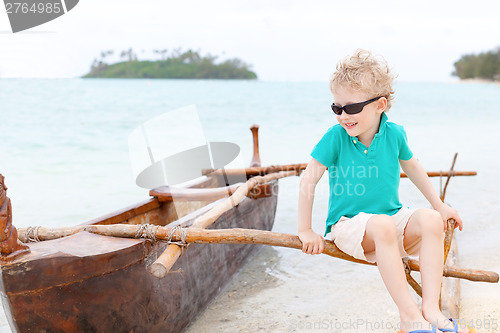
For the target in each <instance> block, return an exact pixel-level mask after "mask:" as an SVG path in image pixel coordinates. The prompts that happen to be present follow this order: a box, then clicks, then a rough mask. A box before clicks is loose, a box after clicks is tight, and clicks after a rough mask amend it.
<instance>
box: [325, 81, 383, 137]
mask: <svg viewBox="0 0 500 333" xmlns="http://www.w3.org/2000/svg"><path fill="white" fill-rule="evenodd" d="M374 97H377V96H368V95H367V94H365V93H362V92H359V91H355V90H351V89H344V88H340V87H339V88H336V89H335V90H334V92H333V98H334V100H335V105H337V106H345V105H348V104H354V103H361V102H364V101H367V100H369V99H372V98H374ZM386 106H387V100H386V99H385V98H384V97H381V98H380V99H378V100H376V101H374V102H373V103H370V104H368V105H366V106H365V107H364V108H363V111H361V112H360V113H356V114H347V113H346V112H345V111H342V114H340V115H338V116H337V121H338V122H339V124H340V125H341V126H342V127H343V128H344V129H345V130H346V132H347V134H349V135H350V136H353V137H358V139H359V140H360V141H361V142H364V141H366V142H368V143H370V142H371V140H372V139H373V137H374V136H375V134H376V133H377V131H378V128H379V124H380V115H381V114H382V112H384V111H385V108H386Z"/></svg>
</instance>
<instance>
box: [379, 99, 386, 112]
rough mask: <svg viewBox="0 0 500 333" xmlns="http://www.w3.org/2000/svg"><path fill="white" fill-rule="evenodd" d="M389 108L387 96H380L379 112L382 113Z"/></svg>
mask: <svg viewBox="0 0 500 333" xmlns="http://www.w3.org/2000/svg"><path fill="white" fill-rule="evenodd" d="M386 108H387V98H385V97H380V98H379V99H378V101H377V112H378V113H382V112H384V111H385V109H386Z"/></svg>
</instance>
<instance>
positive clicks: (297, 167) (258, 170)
mask: <svg viewBox="0 0 500 333" xmlns="http://www.w3.org/2000/svg"><path fill="white" fill-rule="evenodd" d="M306 168H307V163H297V164H282V165H271V166H268V167H250V168H245V169H223V170H222V169H217V170H214V169H205V170H203V171H202V174H203V175H205V176H209V175H210V176H212V175H213V176H223V175H224V174H225V175H228V176H237V175H247V176H257V175H267V174H270V173H273V172H279V171H296V172H297V173H299V174H300V173H301V172H302V171H304V170H305V169H306ZM475 175H477V172H476V171H453V170H450V171H428V172H427V176H429V177H455V176H475ZM400 176H401V178H407V177H408V176H407V175H406V174H405V173H404V172H401V173H400Z"/></svg>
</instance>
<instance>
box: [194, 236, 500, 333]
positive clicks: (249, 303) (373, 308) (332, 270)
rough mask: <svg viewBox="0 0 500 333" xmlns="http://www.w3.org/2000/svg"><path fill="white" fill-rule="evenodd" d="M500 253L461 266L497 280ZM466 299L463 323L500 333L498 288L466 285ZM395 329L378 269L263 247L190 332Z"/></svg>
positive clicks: (392, 309)
mask: <svg viewBox="0 0 500 333" xmlns="http://www.w3.org/2000/svg"><path fill="white" fill-rule="evenodd" d="M497 249H498V246H497ZM492 250H493V249H492ZM496 253H497V254H496V255H494V256H493V257H492V258H489V259H480V260H478V258H477V257H473V256H469V258H468V259H467V260H463V261H462V262H461V266H463V267H474V268H481V269H485V270H493V271H496V272H499V271H500V254H498V253H499V251H497V252H496ZM461 291H462V300H461V312H460V318H461V321H462V322H466V323H469V324H470V323H473V325H474V326H475V327H476V329H477V330H478V332H500V328H499V327H498V326H499V325H500V323H499V322H498V321H499V318H500V286H499V285H498V284H490V283H478V282H469V281H462V282H461ZM412 293H413V291H412ZM413 294H414V293H413ZM415 299H416V300H417V297H416V296H415ZM398 321H399V316H398V313H397V309H396V306H395V305H394V304H393V302H392V300H391V298H390V296H389V295H388V293H387V291H386V290H385V287H384V285H383V283H382V280H381V278H380V276H379V274H378V270H377V269H376V268H375V267H370V266H365V265H358V264H353V263H349V262H345V261H342V260H338V259H334V258H330V257H327V256H314V257H312V256H307V255H304V254H302V253H300V252H299V251H297V250H289V249H280V248H271V247H264V248H263V249H262V250H261V251H260V252H259V253H258V254H257V255H256V257H255V258H254V259H253V260H252V261H251V262H250V263H249V264H248V265H247V266H246V267H245V268H244V269H243V270H242V271H241V272H240V274H239V275H238V276H237V277H236V278H235V279H234V280H233V281H232V282H231V283H230V285H229V286H228V287H227V288H226V289H225V290H224V292H223V293H222V294H221V295H220V296H219V297H218V298H217V299H216V300H215V301H214V302H213V303H212V304H211V305H210V306H209V307H208V308H207V310H206V311H205V312H203V313H202V314H201V315H200V317H199V318H198V319H197V320H196V321H195V322H194V323H193V324H192V325H191V326H190V327H189V328H188V329H187V330H186V331H187V333H198V332H201V333H209V332H248V333H250V332H257V331H262V332H396V331H397V325H398Z"/></svg>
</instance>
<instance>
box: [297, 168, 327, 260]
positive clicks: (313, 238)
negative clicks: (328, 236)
mask: <svg viewBox="0 0 500 333" xmlns="http://www.w3.org/2000/svg"><path fill="white" fill-rule="evenodd" d="M325 170H326V167H325V166H324V165H323V164H321V163H319V162H318V161H316V160H315V159H314V158H312V159H311V161H310V162H309V164H308V165H307V168H306V169H305V171H304V172H303V176H302V179H301V180H300V186H299V213H298V215H299V223H298V232H299V238H300V240H301V242H302V252H304V253H307V254H320V253H322V252H323V249H324V239H323V237H321V235H319V234H317V233H315V232H314V231H313V230H312V227H311V217H312V206H313V201H314V190H315V188H316V184H317V183H318V181H319V180H320V179H321V176H322V175H323V173H324V172H325Z"/></svg>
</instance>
